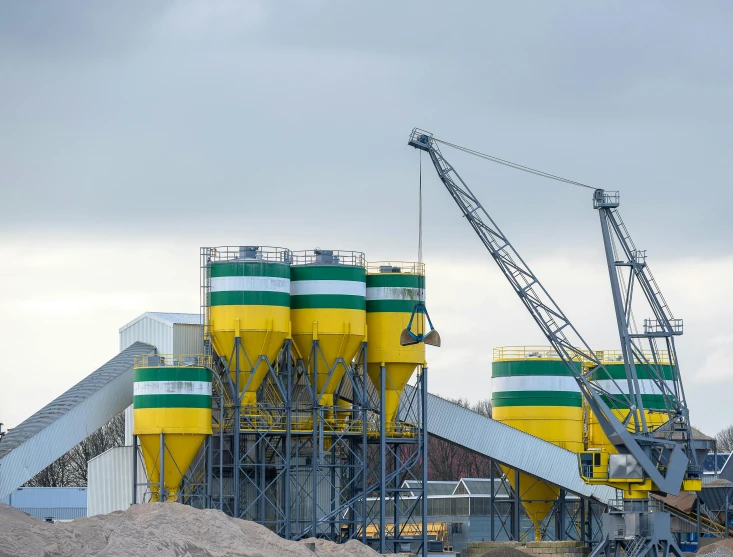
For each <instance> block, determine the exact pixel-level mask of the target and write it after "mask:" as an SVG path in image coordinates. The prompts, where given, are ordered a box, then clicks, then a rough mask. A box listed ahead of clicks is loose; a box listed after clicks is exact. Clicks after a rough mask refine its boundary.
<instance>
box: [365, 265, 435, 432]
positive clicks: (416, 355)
mask: <svg viewBox="0 0 733 557" xmlns="http://www.w3.org/2000/svg"><path fill="white" fill-rule="evenodd" d="M366 286H367V290H366V296H367V298H366V299H367V302H366V310H367V313H366V319H367V326H368V330H369V349H368V351H367V362H368V366H367V369H368V373H369V378H370V379H371V381H372V383H373V384H374V385H375V387H376V388H377V389H379V386H380V369H381V367H382V366H384V367H385V372H386V381H385V415H386V422H387V429H388V430H393V429H394V427H393V424H394V421H395V414H396V413H397V407H398V405H399V400H400V396H401V394H402V389H404V387H405V385H406V384H407V382H408V381H409V380H410V377H412V374H413V372H414V371H415V368H416V367H417V366H418V365H423V364H424V363H425V344H424V343H422V342H419V343H415V344H411V345H409V346H402V345H401V344H400V333H401V332H402V331H403V330H404V329H405V328H406V327H407V326H408V323H409V321H410V317H411V316H412V312H413V309H414V307H415V304H416V303H417V302H421V301H424V299H425V268H424V265H423V264H422V263H391V262H378V263H371V264H369V273H368V274H367V277H366ZM413 328H414V330H415V333H417V334H418V335H420V334H423V333H424V331H425V315H424V314H421V313H416V314H415V317H414V321H413Z"/></svg>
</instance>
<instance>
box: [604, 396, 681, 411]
mask: <svg viewBox="0 0 733 557" xmlns="http://www.w3.org/2000/svg"><path fill="white" fill-rule="evenodd" d="M627 396H628V395H627ZM601 398H602V399H603V401H604V402H605V403H606V404H608V405H609V406H610V407H611V408H617V409H619V410H626V409H628V406H627V405H626V403H622V402H620V401H623V400H624V395H620V394H619V395H615V400H611V398H610V397H609V396H607V395H601ZM641 402H642V404H643V405H644V410H663V411H666V410H667V405H666V404H665V400H664V395H645V394H642V395H641ZM675 404H676V402H675V398H674V397H670V405H671V407H672V408H673V407H674V405H675Z"/></svg>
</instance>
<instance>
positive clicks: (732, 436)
mask: <svg viewBox="0 0 733 557" xmlns="http://www.w3.org/2000/svg"><path fill="white" fill-rule="evenodd" d="M715 442H716V444H717V446H718V450H719V451H720V452H721V453H730V452H733V425H729V426H728V427H726V428H723V429H721V430H720V431H719V432H718V433H716V434H715Z"/></svg>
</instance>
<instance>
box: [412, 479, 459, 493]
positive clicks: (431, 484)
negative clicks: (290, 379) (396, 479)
mask: <svg viewBox="0 0 733 557" xmlns="http://www.w3.org/2000/svg"><path fill="white" fill-rule="evenodd" d="M458 483H459V482H458V480H456V481H446V480H430V481H428V496H431V495H453V492H454V491H455V489H456V486H457V485H458ZM421 486H422V482H421V481H420V480H406V481H404V482H403V483H402V487H407V488H410V489H420V487H421ZM413 495H414V494H413Z"/></svg>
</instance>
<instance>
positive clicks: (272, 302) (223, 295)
mask: <svg viewBox="0 0 733 557" xmlns="http://www.w3.org/2000/svg"><path fill="white" fill-rule="evenodd" d="M211 305H212V306H283V307H288V306H289V305H290V294H286V293H285V292H267V291H251V290H250V291H236V290H230V291H223V292H212V293H211Z"/></svg>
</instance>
